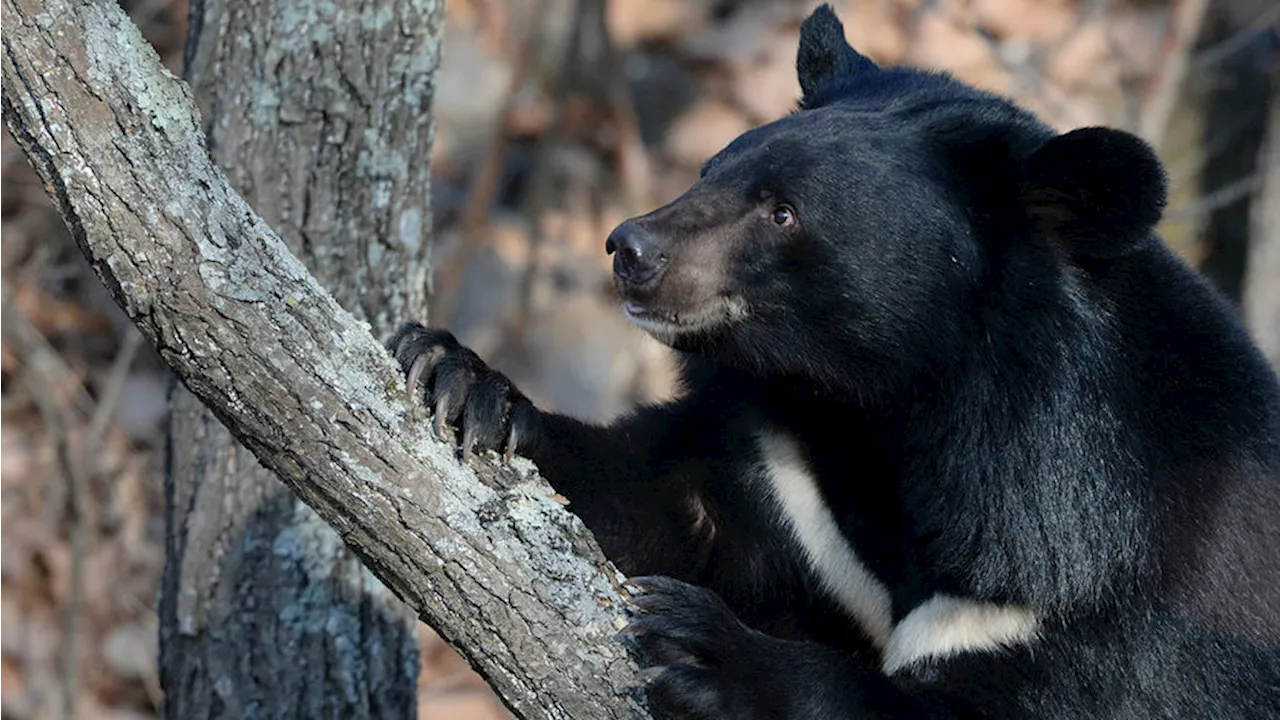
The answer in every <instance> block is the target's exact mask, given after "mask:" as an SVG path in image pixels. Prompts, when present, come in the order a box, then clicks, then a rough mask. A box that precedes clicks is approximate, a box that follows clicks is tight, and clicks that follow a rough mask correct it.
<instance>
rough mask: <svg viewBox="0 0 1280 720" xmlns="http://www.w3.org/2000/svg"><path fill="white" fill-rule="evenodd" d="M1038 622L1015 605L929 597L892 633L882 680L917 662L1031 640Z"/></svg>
mask: <svg viewBox="0 0 1280 720" xmlns="http://www.w3.org/2000/svg"><path fill="white" fill-rule="evenodd" d="M1039 625H1040V623H1039V621H1038V620H1037V619H1036V616H1035V614H1034V613H1032V612H1031V611H1030V610H1028V609H1026V608H1024V607H1021V606H1018V605H996V604H994V603H986V602H978V601H975V600H963V599H961V598H956V597H951V596H949V595H934V596H933V597H932V598H929V599H928V600H927V601H925V602H924V603H922V604H920V605H919V606H917V607H916V609H914V610H912V611H911V612H910V613H908V614H907V616H906V617H905V618H903V619H902V622H900V623H898V626H897V627H895V628H894V629H893V634H892V635H891V636H889V643H888V645H887V646H885V648H884V656H883V658H882V660H881V663H882V665H881V667H882V669H883V670H884V672H885V674H886V675H889V674H892V673H894V672H896V671H898V670H901V669H902V668H905V667H908V666H910V665H913V664H915V663H917V662H919V661H921V660H928V659H934V660H936V659H941V658H945V657H949V656H951V655H958V654H960V653H963V652H994V651H997V650H1000V649H1003V648H1009V647H1013V646H1015V645H1018V644H1021V643H1028V642H1031V641H1032V640H1035V638H1036V633H1037V631H1038V630H1039Z"/></svg>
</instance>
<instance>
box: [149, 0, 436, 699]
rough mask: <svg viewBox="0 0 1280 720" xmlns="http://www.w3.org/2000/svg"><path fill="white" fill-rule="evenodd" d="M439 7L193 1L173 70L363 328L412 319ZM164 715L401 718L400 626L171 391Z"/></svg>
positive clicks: (378, 591)
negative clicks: (181, 54) (182, 55)
mask: <svg viewBox="0 0 1280 720" xmlns="http://www.w3.org/2000/svg"><path fill="white" fill-rule="evenodd" d="M442 6H443V3H442V2H441V0H369V1H368V2H364V3H360V4H342V3H334V2H328V1H326V0H320V1H319V2H316V1H314V0H203V1H202V0H193V2H192V5H191V35H190V38H189V40H188V47H187V55H186V59H187V79H188V81H189V82H190V83H191V85H192V88H193V90H194V91H195V94H196V97H197V99H198V101H199V103H200V105H201V109H202V111H203V114H204V120H205V129H206V132H207V134H208V138H209V148H210V152H211V154H212V156H213V158H214V160H215V161H216V162H217V163H218V164H219V165H220V166H221V167H222V168H223V169H224V170H225V172H226V173H227V175H228V176H229V178H230V180H231V183H232V185H233V186H234V187H235V188H236V190H238V191H239V192H240V194H241V195H242V196H244V198H245V199H246V200H248V201H249V203H250V204H251V205H252V206H253V208H254V209H255V210H256V211H257V212H258V213H260V214H261V215H262V216H263V218H265V219H266V220H267V222H268V223H270V225H271V226H272V227H274V228H275V229H276V230H277V231H278V232H279V233H280V235H281V237H283V238H284V240H285V241H286V242H287V243H288V244H289V246H290V249H291V250H292V251H293V252H294V253H295V254H296V255H297V256H298V257H299V258H301V259H302V260H303V261H304V262H306V263H307V265H308V267H309V268H310V270H311V271H312V273H314V274H315V275H316V277H317V278H318V279H319V280H320V281H321V282H322V283H324V284H325V285H326V287H327V288H328V289H329V291H330V292H331V293H333V294H334V296H335V297H336V298H337V299H338V301H339V302H341V303H342V304H343V305H344V306H345V307H346V308H347V309H348V310H350V311H352V312H353V313H355V314H356V315H357V316H359V317H362V318H364V319H365V320H367V321H368V322H369V323H370V324H371V325H372V326H373V329H374V332H375V333H376V334H380V335H385V333H386V332H387V331H389V329H390V328H391V327H392V325H393V324H394V323H396V322H398V321H400V320H403V319H406V318H412V317H425V313H426V306H425V299H426V293H427V282H428V271H429V267H430V265H429V243H428V239H429V238H428V234H429V231H430V207H429V197H428V194H429V176H428V158H429V154H430V147H431V139H432V130H433V123H432V115H431V103H432V96H433V94H434V89H435V79H436V70H437V66H438V64H439V47H440V45H439V32H440V29H441V26H442V22H443V17H442V15H443V7H442ZM170 398H171V407H172V413H173V415H172V419H171V421H170V427H169V448H168V461H167V474H166V479H165V491H166V522H167V551H168V562H167V565H166V568H165V575H164V579H163V586H162V601H161V643H160V668H161V681H162V684H163V687H164V691H165V715H166V717H169V718H174V719H175V720H177V719H179V718H180V719H181V720H198V719H199V718H214V717H218V718H222V717H231V718H241V717H270V718H284V717H296V718H308V719H310V718H342V719H345V718H362V717H388V718H392V717H394V718H403V717H412V716H413V714H414V704H415V689H416V679H417V666H418V659H417V645H416V629H415V622H416V621H415V619H414V617H413V615H412V613H410V612H408V611H407V610H406V609H405V608H404V607H403V606H402V605H401V603H400V602H399V601H398V600H396V599H395V597H394V596H392V594H391V593H390V592H389V591H387V590H386V589H385V588H384V587H383V586H382V585H381V584H380V583H379V582H378V581H377V580H376V579H374V577H373V576H372V575H371V574H370V573H369V572H368V571H367V570H365V569H364V568H363V567H362V566H361V565H360V563H359V561H358V560H357V559H356V558H355V557H354V556H353V555H352V554H351V553H350V552H349V551H348V550H347V549H346V547H344V545H343V543H342V542H341V540H339V538H338V536H337V535H336V534H335V533H334V532H333V531H332V530H330V529H329V528H328V527H327V526H326V525H325V524H324V523H323V522H322V521H320V520H319V519H318V518H317V517H316V516H315V514H314V513H313V512H312V511H311V510H309V509H308V508H307V507H306V506H305V505H304V504H302V503H301V502H300V501H298V500H297V499H296V498H295V497H294V496H293V495H292V494H291V493H289V492H288V491H287V490H286V489H285V487H284V486H283V485H282V484H281V483H280V482H279V481H278V480H276V478H275V477H274V476H273V475H272V474H271V473H269V472H267V471H265V470H263V469H262V468H261V467H259V465H258V463H257V462H256V461H255V460H254V458H253V456H252V455H251V454H250V453H249V452H248V451H247V450H245V449H244V448H242V447H241V446H240V445H239V444H238V443H236V442H235V440H233V439H232V437H231V436H230V434H229V433H228V432H227V431H226V429H224V428H223V426H222V425H221V424H220V423H219V422H218V421H217V420H216V419H215V418H214V416H213V415H212V414H211V413H210V412H209V411H208V410H206V409H205V408H204V407H203V406H202V405H201V403H200V402H199V401H198V400H196V399H195V398H194V396H192V395H191V394H190V393H189V392H187V391H186V390H185V389H184V388H182V387H180V386H176V385H175V387H174V388H173V390H172V392H171V393H170Z"/></svg>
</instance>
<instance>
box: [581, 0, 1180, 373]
mask: <svg viewBox="0 0 1280 720" xmlns="http://www.w3.org/2000/svg"><path fill="white" fill-rule="evenodd" d="M796 68H797V72H798V75H799V80H800V87H801V90H802V92H803V97H802V98H801V101H800V106H799V109H797V110H796V112H794V113H792V114H791V115H789V116H787V117H785V118H783V119H781V120H778V121H776V122H773V123H770V124H768V125H765V126H762V127H759V128H756V129H754V130H751V131H749V132H747V133H745V134H743V135H742V136H740V137H738V138H737V139H736V140H734V141H733V142H732V143H730V144H729V146H728V147H726V148H725V149H724V150H722V151H721V152H719V153H718V154H717V155H716V156H715V157H713V158H711V159H710V160H709V161H707V163H706V164H705V165H704V167H703V169H702V176H701V179H700V180H699V181H698V182H697V183H696V184H695V185H694V186H693V187H692V188H690V189H689V190H688V191H687V192H685V193H684V194H683V195H682V196H680V197H679V198H677V199H676V200H674V201H672V202H671V203H670V204H668V205H666V206H664V207H661V208H659V209H657V210H655V211H653V212H651V213H649V214H647V215H644V216H641V217H637V218H633V219H631V220H628V221H626V222H624V223H623V224H621V225H620V226H618V227H617V228H616V229H615V230H614V231H613V233H611V234H610V236H609V239H608V241H607V243H606V250H607V251H608V252H610V253H612V254H613V257H614V259H613V267H614V281H615V285H616V286H617V288H618V290H619V292H620V294H621V295H622V297H623V300H624V308H625V311H626V313H627V315H628V316H629V317H630V318H631V320H632V321H633V322H635V323H636V324H637V325H639V326H641V327H642V328H644V329H646V330H647V331H649V332H650V333H651V334H653V335H654V336H655V337H657V338H658V339H659V340H662V341H663V342H666V343H667V344H669V345H671V346H673V347H675V348H677V349H681V350H687V351H692V352H697V353H703V354H708V355H713V356H715V357H717V358H718V359H720V360H722V361H725V362H729V363H731V364H735V365H738V366H740V367H743V368H745V369H748V370H755V371H760V372H764V373H768V374H770V375H778V374H782V375H789V374H795V375H802V376H807V377H810V378H816V379H818V380H820V381H824V382H830V383H831V384H834V385H840V384H844V383H846V382H847V379H848V378H850V377H852V376H860V377H862V378H874V379H875V380H876V381H877V382H894V381H895V380H897V379H903V378H906V377H908V375H909V374H910V373H912V372H915V371H919V370H921V369H924V368H928V367H937V366H938V365H939V364H942V365H945V364H946V363H949V362H953V361H954V359H955V358H956V357H957V354H958V353H964V352H967V351H968V348H967V346H966V343H968V342H972V341H973V339H974V338H975V337H980V336H981V335H982V334H983V333H984V332H985V328H984V323H986V322H989V321H991V318H992V317H993V314H994V315H998V314H999V313H1000V312H1002V308H1007V307H1009V306H1010V305H1011V304H1012V305H1022V306H1031V307H1032V308H1034V306H1036V305H1038V304H1052V303H1053V302H1055V297H1056V296H1059V295H1062V296H1065V295H1067V294H1069V289H1068V288H1067V287H1066V283H1065V281H1064V278H1065V277H1066V276H1068V275H1070V274H1071V272H1072V267H1073V266H1080V265H1085V264H1088V263H1106V262H1111V261H1113V260H1114V259H1115V258H1116V257H1118V256H1120V255H1123V254H1126V253H1128V252H1131V251H1133V250H1134V249H1135V248H1137V247H1140V246H1142V245H1144V244H1145V243H1148V242H1154V240H1153V235H1152V227H1153V226H1154V224H1155V223H1156V222H1157V220H1158V219H1159V216H1160V213H1161V210H1162V208H1163V205H1164V197H1165V189H1164V188H1165V181H1164V174H1163V170H1162V168H1161V166H1160V163H1159V162H1158V161H1157V159H1156V158H1155V155H1154V154H1153V153H1152V151H1151V150H1150V149H1149V148H1148V147H1147V146H1146V145H1145V144H1144V143H1143V142H1142V141H1141V140H1139V139H1137V138H1136V137H1134V136H1132V135H1129V134H1127V133H1124V132H1120V131H1117V130H1108V129H1103V128H1088V129H1083V130H1077V131H1074V132H1070V133H1067V134H1065V135H1057V134H1056V133H1055V132H1054V131H1052V130H1051V129H1050V128H1049V127H1047V126H1046V125H1044V124H1043V123H1041V122H1040V121H1038V120H1037V119H1036V118H1035V117H1033V116H1032V115H1030V114H1029V113H1027V112H1026V111H1023V110H1021V109H1019V108H1017V107H1016V106H1015V105H1013V104H1012V103H1011V102H1009V101H1008V100H1005V99H1003V98H1000V97H997V96H994V95H991V94H988V93H985V92H981V91H979V90H976V89H974V88H971V87H968V86H966V85H964V84H962V83H960V82H957V81H955V80H953V79H952V78H950V77H947V76H945V75H942V74H937V73H927V72H922V71H918V70H912V69H907V68H881V67H879V66H877V65H876V64H875V63H874V62H872V61H871V60H869V59H868V58H866V57H864V56H862V55H860V54H859V53H858V52H857V51H855V50H854V49H853V48H852V47H850V46H849V45H848V43H847V42H846V41H845V37H844V29H843V27H842V26H841V24H840V21H839V20H838V19H837V18H836V16H835V13H834V12H833V11H832V10H831V8H830V7H828V6H825V5H824V6H822V7H820V8H819V9H817V10H816V11H814V13H813V14H812V15H811V16H810V17H809V18H808V19H806V20H805V22H804V23H803V25H802V26H801V35H800V47H799V53H798V56H797V60H796ZM866 389H867V388H858V390H859V391H862V390H866Z"/></svg>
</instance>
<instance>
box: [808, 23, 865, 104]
mask: <svg viewBox="0 0 1280 720" xmlns="http://www.w3.org/2000/svg"><path fill="white" fill-rule="evenodd" d="M875 68H876V64H875V63H874V62H872V61H871V60H870V59H868V58H866V57H864V56H863V55H861V54H859V53H858V51H857V50H854V49H853V48H852V47H851V46H850V45H849V43H848V42H847V41H845V39H844V26H843V25H841V24H840V18H838V17H836V11H835V10H832V9H831V6H830V5H827V4H825V3H824V4H822V5H820V6H818V9H817V10H814V11H813V13H812V14H810V15H809V17H807V18H805V21H804V22H803V23H801V24H800V49H799V51H798V52H797V53H796V74H797V75H798V76H799V78H800V90H801V91H802V92H803V97H802V98H801V100H800V107H802V108H806V109H812V108H815V107H818V106H819V105H821V104H822V103H823V102H824V100H825V99H826V98H825V96H826V95H827V94H828V93H827V91H829V90H831V89H833V88H835V87H838V86H839V85H840V84H842V83H843V82H845V81H847V80H848V79H849V78H851V77H853V76H854V75H856V74H858V73H859V72H863V71H865V70H873V69H875Z"/></svg>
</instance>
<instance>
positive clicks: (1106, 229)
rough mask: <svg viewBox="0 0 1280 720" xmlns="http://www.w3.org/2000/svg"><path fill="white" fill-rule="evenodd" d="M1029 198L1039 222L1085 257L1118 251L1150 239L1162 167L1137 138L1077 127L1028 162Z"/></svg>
mask: <svg viewBox="0 0 1280 720" xmlns="http://www.w3.org/2000/svg"><path fill="white" fill-rule="evenodd" d="M1024 178H1025V186H1024V201H1025V202H1026V205H1027V210H1028V213H1029V214H1030V216H1031V219H1032V221H1033V222H1034V223H1035V224H1036V227H1037V228H1038V229H1039V230H1040V231H1041V232H1043V233H1045V234H1046V235H1048V236H1049V237H1050V238H1052V239H1053V240H1054V241H1055V242H1057V243H1059V244H1061V245H1062V247H1063V249H1065V250H1066V251H1067V252H1069V253H1071V254H1072V255H1076V256H1080V257H1092V258H1106V257H1114V256H1116V255H1120V254H1122V253H1124V252H1126V251H1128V250H1129V249H1131V248H1132V247H1133V246H1135V245H1137V244H1138V243H1140V242H1142V241H1143V240H1145V239H1146V238H1147V237H1148V236H1149V235H1150V234H1151V230H1152V229H1153V228H1154V227H1155V225H1156V223H1158V222H1159V221H1160V215H1161V213H1162V212H1163V211H1164V206H1165V199H1166V189H1165V188H1166V184H1167V183H1166V179H1165V172H1164V166H1162V165H1161V164H1160V160H1159V159H1158V158H1157V157H1156V154H1155V152H1154V151H1153V150H1152V149H1151V147H1150V146H1149V145H1147V144H1146V143H1145V142H1143V141H1142V140H1141V139H1139V138H1138V137H1137V136H1135V135H1131V134H1129V133H1127V132H1122V131H1120V130H1112V129H1110V128H1101V127H1092V128H1082V129H1080V130H1072V131H1071V132H1069V133H1066V134H1065V135H1059V136H1058V137H1055V138H1054V139H1052V140H1050V141H1048V142H1046V143H1045V144H1044V145H1041V146H1040V147H1039V148H1038V149H1037V150H1036V151H1035V152H1034V153H1032V155H1031V157H1030V159H1029V160H1028V161H1027V166H1026V172H1025V175H1024Z"/></svg>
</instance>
